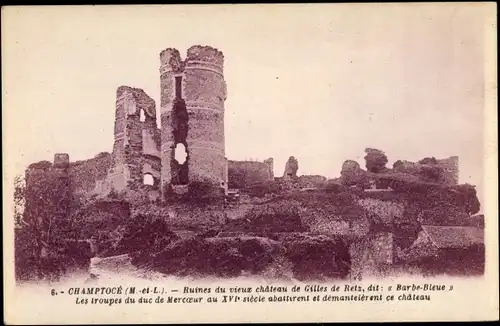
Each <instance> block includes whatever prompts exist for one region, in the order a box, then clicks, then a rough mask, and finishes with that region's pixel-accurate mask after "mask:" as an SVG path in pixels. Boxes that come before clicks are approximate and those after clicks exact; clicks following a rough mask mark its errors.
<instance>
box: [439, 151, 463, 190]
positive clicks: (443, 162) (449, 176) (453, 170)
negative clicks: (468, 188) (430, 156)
mask: <svg viewBox="0 0 500 326" xmlns="http://www.w3.org/2000/svg"><path fill="white" fill-rule="evenodd" d="M437 162H438V164H439V165H440V166H441V167H443V168H444V178H445V180H446V183H447V184H449V185H457V184H458V177H459V167H458V156H451V157H448V158H445V159H440V160H437Z"/></svg>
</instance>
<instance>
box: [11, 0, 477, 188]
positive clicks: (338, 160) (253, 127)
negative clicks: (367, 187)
mask: <svg viewBox="0 0 500 326" xmlns="http://www.w3.org/2000/svg"><path fill="white" fill-rule="evenodd" d="M483 23H484V8H482V7H481V6H479V5H473V4H448V5H446V4H439V3H428V4H425V5H424V4H418V5H416V4H415V5H412V4H385V5H369V4H358V5H346V4H344V5H342V4H329V5H252V6H250V5H227V6H223V5H210V6H201V7H200V6H188V7H183V6H164V7H157V6H146V7H131V6H121V7H119V6H113V7H100V6H98V7H91V6H87V7H84V6H79V7H64V6H59V7H57V8H55V7H49V6H45V7H39V8H38V7H33V6H32V7H18V8H15V7H11V8H8V9H7V10H6V9H5V7H3V8H2V24H5V25H4V26H7V27H10V28H2V42H4V46H2V79H3V83H2V84H3V94H2V96H3V106H4V110H3V119H2V121H3V124H4V127H6V128H4V129H5V130H6V131H4V135H3V136H4V144H8V146H7V148H8V154H7V152H5V151H4V157H6V156H7V155H8V158H9V160H8V163H6V164H10V165H9V166H8V168H9V169H10V170H9V171H15V173H22V171H23V170H24V168H25V167H26V166H27V165H28V164H30V163H32V162H36V161H40V160H49V161H52V159H53V154H54V153H58V152H66V153H69V154H70V159H71V160H72V161H76V160H81V159H87V158H91V157H93V156H95V155H96V154H97V153H99V152H103V151H108V152H110V151H111V150H112V145H113V130H114V112H115V111H114V110H115V96H116V89H117V87H118V86H120V85H128V86H133V87H138V88H142V89H144V90H145V91H146V93H148V94H149V95H150V96H151V97H152V98H153V99H155V101H156V105H157V110H158V113H159V107H160V101H159V100H160V98H159V94H160V75H159V64H160V61H159V53H160V52H161V50H163V49H165V48H167V47H174V48H177V49H178V50H179V51H180V52H181V55H183V56H185V53H186V50H187V49H188V48H189V47H190V46H192V45H196V44H201V45H210V46H213V47H216V48H218V49H219V50H221V51H222V52H223V53H224V56H225V65H224V74H225V80H226V83H227V89H228V98H227V100H226V102H225V137H226V139H225V145H226V156H227V158H228V159H231V160H245V159H254V160H264V159H266V158H268V157H273V158H274V162H275V166H274V168H275V175H278V176H279V175H281V174H282V173H283V171H284V165H285V163H286V160H287V159H288V157H289V156H292V155H293V156H295V157H296V158H297V159H298V162H299V171H298V173H299V174H320V175H324V176H327V177H329V178H333V177H337V176H338V175H339V173H340V168H341V165H342V163H343V162H344V161H345V160H348V159H354V160H357V161H358V162H359V163H360V164H361V165H362V166H364V160H363V156H364V149H365V148H367V147H371V148H378V149H381V150H383V151H385V152H386V154H387V156H388V158H389V166H392V163H393V162H394V161H396V160H399V159H401V160H411V161H416V160H419V159H421V158H424V157H429V156H434V157H436V158H446V157H449V156H452V155H458V156H459V159H460V182H461V183H466V182H467V183H471V184H475V185H477V186H478V191H479V193H481V192H482V190H481V187H482V185H483V163H484V161H483V144H484V133H483V129H484V121H485V101H484V91H485V81H484V80H485V79H484V78H485V77H484V74H485V68H484V62H485V59H484V56H485V50H484V48H485V45H484V37H483V36H484V26H483ZM5 30H6V31H5ZM4 177H5V176H4Z"/></svg>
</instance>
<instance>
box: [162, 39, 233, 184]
mask: <svg viewBox="0 0 500 326" xmlns="http://www.w3.org/2000/svg"><path fill="white" fill-rule="evenodd" d="M223 65H224V56H223V54H222V52H220V51H218V50H217V49H215V48H213V47H210V46H199V45H196V46H192V47H190V48H189V49H188V51H187V57H186V59H185V60H182V59H181V56H180V53H179V51H178V50H176V49H172V48H168V49H166V50H163V51H162V52H161V53H160V82H161V86H160V87H161V165H162V170H161V186H162V190H163V191H165V190H166V189H167V187H168V186H169V185H172V186H176V185H187V184H189V183H191V182H193V181H203V182H207V181H208V182H211V183H213V184H214V185H219V186H220V187H223V188H226V187H227V159H226V157H225V143H224V101H225V100H226V83H225V81H224V74H223ZM179 148H182V150H185V156H184V157H185V160H184V161H183V162H179V160H177V159H176V156H175V154H176V151H177V150H178V149H179Z"/></svg>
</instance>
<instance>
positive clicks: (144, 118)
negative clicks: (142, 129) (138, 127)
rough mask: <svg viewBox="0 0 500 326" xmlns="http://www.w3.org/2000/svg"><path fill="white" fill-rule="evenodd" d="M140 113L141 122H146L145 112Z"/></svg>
mask: <svg viewBox="0 0 500 326" xmlns="http://www.w3.org/2000/svg"><path fill="white" fill-rule="evenodd" d="M140 112H141V113H140V120H141V122H144V121H146V115H145V114H144V110H141V111H140Z"/></svg>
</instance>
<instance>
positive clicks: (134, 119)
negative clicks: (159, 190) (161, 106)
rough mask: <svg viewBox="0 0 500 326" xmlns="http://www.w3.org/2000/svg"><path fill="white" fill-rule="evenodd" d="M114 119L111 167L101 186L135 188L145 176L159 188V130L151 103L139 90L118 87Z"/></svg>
mask: <svg viewBox="0 0 500 326" xmlns="http://www.w3.org/2000/svg"><path fill="white" fill-rule="evenodd" d="M115 119H116V120H115V141H114V145H113V167H112V168H111V169H110V170H109V177H108V180H107V185H105V186H104V187H107V186H110V187H111V188H113V189H115V190H118V191H121V190H124V189H125V188H131V189H136V188H137V187H139V186H140V185H141V184H142V183H143V180H144V176H145V175H146V174H150V175H151V176H152V177H153V179H154V180H155V182H154V183H155V185H156V186H158V187H159V181H160V170H161V163H160V131H159V129H158V128H157V125H156V106H155V102H154V100H153V99H152V98H151V97H149V96H148V95H147V94H146V93H145V92H144V91H143V90H142V89H138V88H133V87H129V86H120V87H118V89H117V91H116V115H115Z"/></svg>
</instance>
